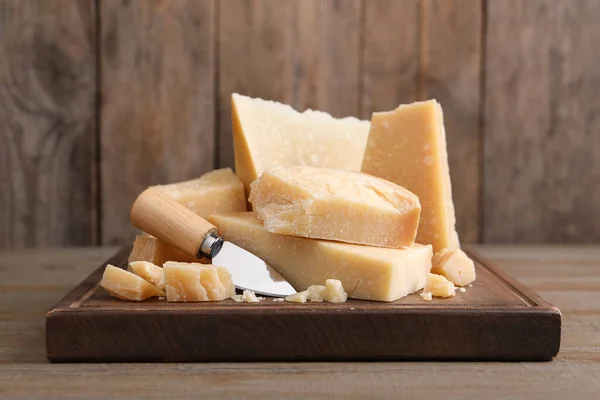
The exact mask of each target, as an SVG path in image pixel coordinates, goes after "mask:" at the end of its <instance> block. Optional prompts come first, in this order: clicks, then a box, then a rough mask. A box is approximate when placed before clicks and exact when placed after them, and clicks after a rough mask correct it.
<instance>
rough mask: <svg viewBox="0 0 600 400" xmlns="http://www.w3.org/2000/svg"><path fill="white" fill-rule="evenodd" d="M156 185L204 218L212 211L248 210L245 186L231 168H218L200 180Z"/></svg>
mask: <svg viewBox="0 0 600 400" xmlns="http://www.w3.org/2000/svg"><path fill="white" fill-rule="evenodd" d="M157 187H158V188H160V189H161V190H162V191H163V192H165V193H166V194H167V195H168V196H169V197H171V198H173V199H175V200H177V201H178V202H179V203H181V204H183V205H184V206H186V207H187V208H189V209H190V210H192V211H194V212H195V213H196V214H198V215H200V216H201V217H206V216H207V215H209V214H212V213H228V212H238V211H246V196H245V194H244V185H243V184H242V182H241V181H240V180H239V178H238V177H237V176H236V175H235V174H234V173H233V171H232V170H231V168H222V169H217V170H215V171H211V172H207V173H206V174H204V175H202V176H201V177H200V178H197V179H192V180H189V181H183V182H177V183H171V184H168V185H159V186H157Z"/></svg>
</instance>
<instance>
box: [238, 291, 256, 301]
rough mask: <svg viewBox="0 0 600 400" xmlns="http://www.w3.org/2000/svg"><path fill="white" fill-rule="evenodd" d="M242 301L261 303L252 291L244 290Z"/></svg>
mask: <svg viewBox="0 0 600 400" xmlns="http://www.w3.org/2000/svg"><path fill="white" fill-rule="evenodd" d="M242 300H244V301H245V302H246V303H260V299H259V298H258V297H256V294H255V293H254V292H253V291H252V290H244V291H243V292H242Z"/></svg>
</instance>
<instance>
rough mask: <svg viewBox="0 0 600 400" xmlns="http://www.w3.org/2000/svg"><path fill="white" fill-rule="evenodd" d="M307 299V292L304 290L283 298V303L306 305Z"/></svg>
mask: <svg viewBox="0 0 600 400" xmlns="http://www.w3.org/2000/svg"><path fill="white" fill-rule="evenodd" d="M307 299H308V291H307V290H305V291H304V292H298V293H294V294H290V295H289V296H287V297H286V298H285V301H289V302H291V303H306V300H307Z"/></svg>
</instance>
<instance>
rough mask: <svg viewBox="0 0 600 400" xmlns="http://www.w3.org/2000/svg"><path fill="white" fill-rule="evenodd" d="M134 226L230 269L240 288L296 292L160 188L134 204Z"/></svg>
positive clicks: (265, 292)
mask: <svg viewBox="0 0 600 400" xmlns="http://www.w3.org/2000/svg"><path fill="white" fill-rule="evenodd" d="M130 219H131V223H132V224H133V226H135V227H136V228H139V229H141V230H142V231H144V232H147V233H149V234H150V235H152V236H155V237H156V238H158V239H160V240H162V241H164V242H166V243H169V244H170V245H172V246H174V247H176V248H178V249H179V250H181V251H183V252H184V253H186V254H189V255H191V256H194V257H196V258H202V257H206V258H210V259H211V260H212V264H213V265H219V266H223V267H225V268H227V270H228V271H229V273H230V274H231V277H232V279H233V283H234V284H235V286H236V287H237V288H238V289H242V290H246V289H248V290H252V291H254V292H255V293H258V294H262V295H266V296H273V297H284V296H288V295H290V294H293V293H296V290H294V288H293V287H292V285H290V284H289V283H288V282H287V281H286V280H285V279H284V278H283V277H282V276H281V275H280V274H279V273H278V272H277V271H275V270H274V269H273V268H271V267H270V266H269V265H268V264H267V263H265V262H264V261H263V260H261V259H260V258H259V257H257V256H255V255H254V254H252V253H250V252H248V251H246V250H244V249H242V248H241V247H238V246H236V245H235V244H233V243H230V242H227V241H225V240H223V238H221V237H220V236H219V235H218V234H217V228H216V227H215V226H214V225H213V224H211V223H210V222H208V221H207V220H205V219H204V218H202V217H201V216H199V215H198V214H196V213H195V212H193V211H192V210H190V209H188V208H187V207H185V206H184V205H182V204H180V203H178V202H177V201H175V200H173V199H172V198H170V197H169V196H167V195H166V194H165V193H164V192H163V191H162V190H160V189H159V188H157V187H151V188H148V189H146V190H145V191H143V192H142V193H141V194H140V195H139V196H138V198H137V199H136V200H135V202H134V203H133V206H132V207H131V213H130Z"/></svg>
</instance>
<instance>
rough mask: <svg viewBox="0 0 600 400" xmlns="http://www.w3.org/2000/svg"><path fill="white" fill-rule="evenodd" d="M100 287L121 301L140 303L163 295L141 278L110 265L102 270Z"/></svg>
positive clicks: (163, 293) (162, 292) (159, 290)
mask: <svg viewBox="0 0 600 400" xmlns="http://www.w3.org/2000/svg"><path fill="white" fill-rule="evenodd" d="M100 286H101V287H103V288H104V289H105V290H106V291H107V292H108V293H110V295H111V296H114V297H117V298H119V299H122V300H132V301H142V300H146V299H149V298H150V297H158V296H164V295H165V292H164V291H162V290H161V289H160V288H158V287H157V286H155V285H153V284H151V283H149V282H147V281H146V280H144V279H143V278H141V277H139V276H137V275H135V274H133V273H132V272H129V271H125V270H124V269H121V268H118V267H115V266H114V265H110V264H109V265H107V266H106V269H105V270H104V274H103V275H102V280H101V281H100Z"/></svg>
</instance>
